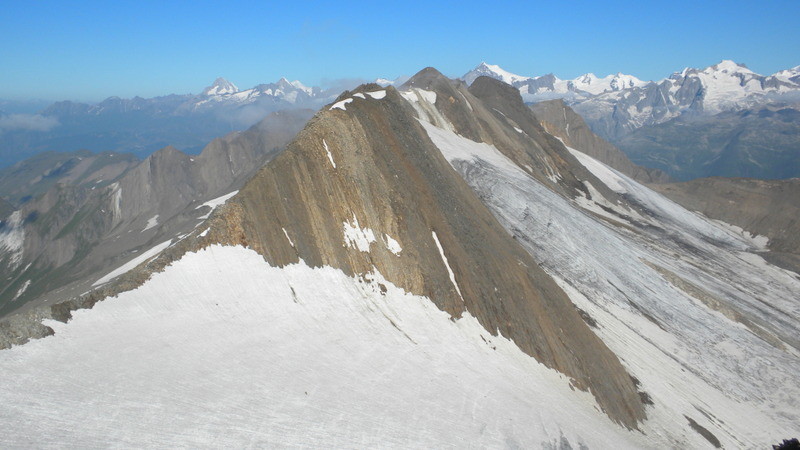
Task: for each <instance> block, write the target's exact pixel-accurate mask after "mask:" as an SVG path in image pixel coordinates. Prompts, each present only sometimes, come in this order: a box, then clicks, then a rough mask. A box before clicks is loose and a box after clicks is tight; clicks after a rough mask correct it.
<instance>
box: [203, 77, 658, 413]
mask: <svg viewBox="0 0 800 450" xmlns="http://www.w3.org/2000/svg"><path fill="white" fill-rule="evenodd" d="M431 70H432V69H431ZM424 75H425V76H426V77H428V79H426V80H421V79H419V78H418V77H415V78H416V80H415V79H412V81H411V82H410V83H412V85H414V83H415V82H416V83H417V84H422V82H423V81H424V82H425V83H424V84H425V88H427V89H432V90H434V91H435V92H436V93H437V99H436V106H437V108H438V107H439V106H440V103H443V104H442V105H441V106H442V109H443V110H445V114H446V115H447V117H448V118H450V117H452V118H454V119H453V120H452V123H454V124H455V126H456V128H457V129H458V132H459V133H460V134H462V135H464V136H471V137H473V138H475V139H478V138H480V137H488V138H493V139H494V140H495V141H498V142H502V144H501V146H502V147H504V152H509V153H510V154H512V155H516V157H517V158H528V159H531V158H532V156H531V155H529V154H527V152H528V151H530V150H525V149H520V148H519V147H515V144H514V141H513V139H516V138H515V137H506V138H503V137H501V134H502V133H506V132H505V131H502V132H501V130H500V128H501V125H499V122H497V119H496V118H488V116H487V117H484V118H481V116H479V115H476V114H477V113H473V114H470V112H469V111H470V110H469V109H468V108H469V107H468V106H467V104H466V102H468V103H470V105H471V107H472V108H473V109H480V110H481V111H483V112H482V113H481V114H486V111H487V108H486V107H485V106H484V105H483V102H482V101H481V100H480V99H478V98H477V97H475V96H473V95H471V94H470V93H469V91H467V90H466V89H465V88H462V87H460V86H457V85H456V86H455V87H454V85H452V84H451V82H449V80H446V79H444V77H441V75H440V74H438V72H435V71H433V72H430V71H429V72H427V73H425V72H424ZM379 90H383V89H382V88H380V87H379V86H377V85H366V86H362V87H361V88H359V89H358V90H357V92H345V93H344V94H342V96H341V97H340V99H339V100H345V99H348V98H349V99H352V101H351V102H349V103H347V104H344V107H345V108H346V109H345V110H342V109H329V108H327V107H326V108H325V109H323V111H321V112H320V113H318V114H317V115H316V116H315V117H314V118H313V119H312V120H311V121H310V122H309V124H308V125H307V126H306V128H305V129H304V130H303V131H302V132H300V134H299V135H298V136H297V138H296V139H295V140H294V141H293V143H292V144H290V145H289V147H288V148H287V150H286V151H285V152H284V153H282V154H281V155H279V156H278V157H277V158H275V159H274V160H273V161H272V162H270V163H269V164H267V165H266V166H265V167H264V168H262V169H261V170H260V171H259V172H258V174H257V175H256V176H255V177H254V178H253V179H252V180H250V181H249V182H248V183H247V184H246V185H245V186H244V187H243V188H242V189H241V190H240V192H239V194H238V195H237V196H235V197H234V198H233V199H231V200H230V201H229V202H228V204H227V205H226V206H225V207H223V208H221V209H220V211H219V214H217V215H215V217H213V218H212V221H211V224H212V228H211V230H210V232H209V233H208V238H211V239H213V240H216V241H218V242H222V243H229V244H242V245H246V246H249V247H251V248H253V249H255V250H256V251H258V252H259V253H261V254H262V255H264V257H265V259H266V260H267V261H269V262H270V263H272V264H275V265H279V266H281V265H286V264H291V263H295V262H298V261H299V260H301V259H302V260H303V261H305V262H306V263H307V264H309V265H311V266H322V265H328V266H332V267H335V268H339V269H341V270H343V271H344V272H345V273H347V274H350V275H359V274H365V273H368V272H371V271H373V270H378V271H379V272H380V273H381V274H383V275H384V276H385V277H386V278H387V279H388V280H389V281H391V282H392V283H394V284H396V285H398V286H400V287H402V288H403V289H405V290H407V291H409V292H412V293H414V294H419V295H425V296H428V297H429V298H431V299H432V300H433V302H435V303H436V305H437V306H438V307H439V308H440V309H442V310H445V311H447V312H449V313H450V314H452V315H453V316H454V317H459V316H461V315H462V314H464V313H467V312H468V313H469V314H472V315H473V316H475V317H476V318H477V319H478V320H479V321H480V322H481V324H483V326H484V327H485V328H486V329H487V330H489V331H490V332H492V333H493V334H496V333H497V332H498V331H499V332H500V333H501V334H502V335H503V336H506V337H508V338H510V339H512V340H513V341H514V342H515V343H516V344H517V345H518V346H519V347H520V348H521V349H522V350H523V351H525V352H526V353H528V354H530V355H532V356H533V357H535V358H536V359H537V360H539V361H540V362H542V363H543V364H545V365H547V366H548V367H552V368H555V369H557V370H559V371H561V372H563V373H565V374H566V375H568V376H570V377H572V379H573V380H574V384H575V385H576V386H577V387H579V388H582V389H590V390H591V392H592V393H593V394H594V395H595V397H596V398H597V400H598V402H599V404H600V405H601V406H602V408H604V410H605V411H606V412H607V413H608V414H609V415H610V416H611V417H612V418H613V419H615V420H617V421H619V422H621V423H623V424H625V425H627V426H629V427H635V426H636V424H637V422H638V421H640V420H642V419H644V417H645V413H644V407H643V405H642V403H641V401H640V398H639V396H638V394H637V392H636V388H635V386H634V384H633V382H632V381H631V378H630V377H629V375H628V374H627V373H626V371H625V370H624V368H623V367H622V365H621V364H620V362H619V360H618V359H617V357H616V356H615V355H614V354H613V353H612V352H611V351H610V350H609V349H608V348H607V347H606V346H605V344H603V342H602V341H601V340H600V339H599V338H597V336H595V335H594V334H593V333H592V332H591V331H590V329H589V327H588V326H587V325H586V323H585V322H584V321H583V320H582V319H581V317H580V315H579V314H578V311H577V310H576V308H575V307H574V305H573V304H572V303H571V302H570V300H569V298H568V297H567V295H566V294H565V293H564V292H563V291H562V290H561V289H560V288H559V287H558V286H557V284H556V283H555V282H554V281H553V280H552V279H551V278H550V277H549V276H548V275H547V274H546V273H545V272H544V271H543V270H542V269H541V268H540V267H539V266H538V265H537V264H536V262H535V261H534V260H533V258H532V257H531V256H530V255H529V254H528V253H527V252H526V251H525V250H524V249H523V248H522V247H521V246H520V245H518V244H517V243H516V241H515V240H514V239H513V238H512V237H511V236H510V235H509V234H508V233H507V232H506V230H505V229H503V227H502V226H501V225H500V224H499V223H498V221H497V220H496V219H495V217H494V216H493V215H492V214H491V212H490V211H489V210H488V209H487V207H486V206H484V204H483V203H482V202H481V200H480V199H479V198H478V196H477V195H476V194H475V193H474V191H472V190H471V189H470V187H469V186H468V185H467V184H466V183H465V182H464V180H463V179H462V178H461V176H460V175H459V174H458V173H457V172H456V171H454V170H453V169H452V167H451V166H450V165H449V163H448V162H447V161H446V160H445V158H444V157H443V156H442V154H441V152H440V151H439V150H438V149H437V148H436V147H435V146H434V145H433V143H432V142H431V140H430V139H429V138H428V136H427V134H426V132H425V130H424V128H422V126H421V125H420V124H419V122H418V121H417V119H416V117H415V116H416V113H415V111H414V109H413V108H412V107H411V106H410V105H409V103H408V102H407V101H405V100H404V99H403V98H402V97H401V95H400V93H399V92H398V91H397V90H395V89H394V88H391V87H390V88H388V89H386V90H385V97H384V98H382V99H374V98H372V97H371V96H370V95H369V93H370V92H375V91H379ZM473 112H474V111H473ZM527 127H528V126H527V125H526V128H527ZM526 132H528V133H531V134H535V133H536V132H535V130H533V129H531V130H530V131H526ZM511 133H516V132H514V131H513V130H512V132H511ZM537 137H538V138H543V137H542V136H537ZM514 152H515V153H514ZM563 164H566V162H564V163H563ZM347 233H351V234H352V235H360V237H361V241H360V242H355V241H357V240H358V239H356V238H354V240H351V241H348V239H347V238H346V235H347ZM392 240H395V241H397V242H398V243H399V245H400V247H402V251H399V252H397V249H396V248H394V247H393V246H392V244H391V243H392ZM393 250H394V251H393ZM451 271H452V275H451ZM451 277H452V278H451Z"/></svg>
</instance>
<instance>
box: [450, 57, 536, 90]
mask: <svg viewBox="0 0 800 450" xmlns="http://www.w3.org/2000/svg"><path fill="white" fill-rule="evenodd" d="M481 76H486V77H491V78H494V79H496V80H500V81H502V82H504V83H508V84H510V85H514V84H515V83H519V82H523V81H527V80H529V79H530V77H523V76H521V75H516V74H513V73H511V72H508V71H506V70H503V69H502V68H501V67H500V66H496V65H493V64H486V63H485V62H482V63H480V64H478V66H477V67H475V68H474V69H472V70H470V71H469V72H467V73H466V74H464V76H463V77H461V78H462V79H463V80H464V81H465V82H466V83H467V84H472V82H473V81H475V79H477V78H478V77H481Z"/></svg>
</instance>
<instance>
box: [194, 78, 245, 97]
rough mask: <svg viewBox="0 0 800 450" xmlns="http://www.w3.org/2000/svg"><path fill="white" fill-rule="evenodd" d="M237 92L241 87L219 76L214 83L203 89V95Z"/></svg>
mask: <svg viewBox="0 0 800 450" xmlns="http://www.w3.org/2000/svg"><path fill="white" fill-rule="evenodd" d="M237 92H239V88H238V87H236V85H235V84H233V83H231V82H230V81H228V80H226V79H225V78H222V77H218V78H217V79H216V80H214V83H212V84H211V86H209V87H207V88H205V89H204V90H203V95H207V96H210V95H225V94H235V93H237Z"/></svg>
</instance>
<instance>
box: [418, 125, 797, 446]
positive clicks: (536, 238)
mask: <svg viewBox="0 0 800 450" xmlns="http://www.w3.org/2000/svg"><path fill="white" fill-rule="evenodd" d="M421 123H422V125H423V126H424V127H425V129H426V130H427V132H428V134H429V136H430V137H431V139H432V140H433V142H434V143H435V144H436V145H437V146H438V147H439V148H440V150H441V151H442V154H443V155H444V156H445V157H446V158H447V159H448V161H450V163H451V165H452V166H453V167H454V168H455V169H456V170H457V171H458V172H459V173H461V175H462V176H463V177H464V179H465V180H466V181H467V183H468V184H469V185H470V186H471V187H472V188H473V189H474V190H475V191H477V192H478V193H479V195H480V196H481V198H482V199H484V201H485V202H486V203H487V205H488V206H489V207H490V208H491V209H492V211H493V213H494V214H495V216H496V217H497V218H498V219H499V220H500V222H501V223H502V224H503V225H504V226H505V227H506V228H507V229H508V230H509V232H510V233H511V234H513V235H514V236H515V238H516V239H517V240H518V242H520V243H521V244H522V245H523V246H524V247H525V248H526V249H527V250H528V251H529V252H530V253H531V255H532V256H533V257H534V258H535V259H537V260H538V261H539V262H540V264H541V265H542V267H543V268H545V270H547V271H548V272H549V273H551V274H552V275H553V276H554V277H555V278H556V279H557V280H558V281H559V282H560V284H561V286H562V287H563V288H564V289H565V291H566V292H567V293H568V294H569V295H570V297H571V298H572V300H573V301H574V302H575V304H576V305H577V306H578V307H579V308H581V309H582V310H584V311H585V312H586V313H588V314H589V315H590V316H591V317H592V318H593V319H594V320H596V322H597V324H598V328H597V329H596V330H595V332H596V333H597V334H598V335H599V336H600V337H601V338H602V339H603V341H604V342H606V344H607V345H608V346H609V347H610V348H611V349H612V350H613V351H614V352H615V353H616V354H617V355H618V356H619V357H620V359H621V360H622V362H623V364H624V365H625V366H626V367H627V368H628V370H629V371H630V372H631V373H632V374H633V375H634V376H635V377H637V378H638V379H639V380H640V381H641V389H642V390H643V391H645V392H647V393H648V394H649V395H650V396H651V397H652V399H653V402H654V406H653V407H648V409H647V413H648V417H649V419H648V421H647V422H646V423H645V424H644V426H643V431H644V432H645V433H647V435H648V436H649V437H650V438H651V439H653V440H654V441H653V442H661V443H663V444H664V445H668V446H675V447H697V446H708V445H709V442H708V441H705V440H704V439H703V438H702V437H700V435H699V434H698V433H695V432H694V431H692V430H691V429H689V427H688V425H687V420H686V419H685V418H684V416H687V417H690V418H692V419H693V420H694V421H696V422H697V423H698V424H700V425H701V426H703V427H705V428H707V429H708V430H710V431H711V432H712V433H713V434H714V435H715V436H716V437H717V438H718V439H719V440H720V441H721V442H722V444H723V445H725V446H727V447H732V448H741V447H768V444H770V443H774V442H778V441H780V440H781V439H783V438H781V436H796V435H798V434H800V415H798V410H797V406H796V405H797V403H796V402H797V399H798V398H800V358H798V352H797V350H796V349H797V347H798V345H800V343H799V342H798V334H797V324H798V323H800V301H798V298H797V293H798V292H800V281H798V277H797V275H796V274H793V273H790V272H786V271H784V270H782V269H779V268H777V267H774V266H771V265H769V264H767V263H766V262H765V261H764V260H763V259H762V258H761V257H760V256H758V255H756V254H753V253H749V252H745V251H744V250H746V249H748V248H749V249H757V248H758V247H759V246H760V245H759V244H763V243H761V242H754V241H753V240H751V239H747V238H745V237H743V236H742V235H741V234H739V233H736V232H735V231H732V230H730V229H728V228H726V227H720V226H717V225H715V224H714V223H713V222H711V221H708V220H707V219H705V218H703V217H702V216H699V215H698V214H695V213H691V212H689V211H686V210H685V209H683V208H681V207H680V206H678V205H676V204H675V203H673V202H671V201H669V200H667V199H666V198H664V197H662V196H660V195H658V194H656V193H655V192H653V191H651V190H649V189H647V188H646V187H644V186H641V185H639V184H638V183H636V182H634V181H633V180H630V179H629V178H627V177H625V176H624V175H621V174H619V173H617V172H615V171H613V170H612V169H610V168H608V167H606V166H605V165H603V164H602V163H600V162H598V161H596V160H593V159H591V158H589V157H588V156H586V155H583V156H581V155H577V154H576V156H579V157H580V158H579V160H580V161H581V163H582V164H584V165H586V167H587V168H588V169H589V170H590V171H592V172H593V173H594V174H595V176H597V177H598V178H599V179H600V180H601V181H602V182H604V183H607V184H608V186H609V187H610V188H611V189H612V190H615V191H617V192H624V193H625V195H626V196H627V198H629V199H630V200H631V201H632V202H634V203H636V204H639V205H640V206H643V207H644V208H645V211H646V212H647V218H646V220H647V223H645V224H643V225H642V226H641V228H639V229H637V230H635V231H634V230H631V229H628V228H622V227H619V228H617V227H614V226H612V225H609V224H608V223H605V222H604V221H603V220H602V219H599V218H596V217H595V216H594V215H592V214H588V213H586V212H583V211H581V209H580V208H578V207H576V206H580V205H581V203H582V202H575V203H573V202H571V201H570V200H568V199H566V198H563V197H561V196H559V195H557V194H556V193H554V192H553V191H551V190H549V189H548V188H546V187H545V186H543V185H542V184H540V183H539V182H538V181H536V180H535V179H533V178H531V177H530V176H528V175H527V174H526V173H525V172H524V171H523V170H522V169H521V168H519V167H517V166H515V165H514V164H513V162H511V161H510V160H509V159H507V158H505V157H504V156H503V155H502V154H501V153H500V152H499V151H498V150H497V149H496V148H494V147H493V146H491V145H487V144H479V143H476V142H473V141H470V140H468V139H465V138H463V137H460V136H458V135H456V134H454V133H452V132H450V131H447V130H443V129H441V128H437V127H435V126H433V125H431V124H430V123H427V122H421ZM604 200H605V199H604ZM606 202H608V201H606ZM736 317H738V318H739V320H736V321H735V320H733V319H734V318H736ZM744 322H747V325H745V323H744ZM756 333H759V334H761V335H762V336H765V338H761V337H759V336H757V335H756Z"/></svg>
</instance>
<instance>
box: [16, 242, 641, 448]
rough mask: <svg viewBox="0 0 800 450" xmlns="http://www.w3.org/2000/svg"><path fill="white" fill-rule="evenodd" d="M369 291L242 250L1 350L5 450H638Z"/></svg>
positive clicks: (422, 314)
mask: <svg viewBox="0 0 800 450" xmlns="http://www.w3.org/2000/svg"><path fill="white" fill-rule="evenodd" d="M365 278H366V279H362V280H357V279H354V278H350V277H347V276H346V275H344V274H343V273H342V272H341V271H338V270H335V269H332V268H316V269H312V268H309V267H307V266H305V265H304V264H296V265H290V266H287V267H285V268H274V267H271V266H269V265H268V264H267V263H266V262H264V260H263V258H262V257H261V256H260V255H258V254H256V253H255V252H253V251H251V250H247V249H244V248H241V247H221V246H212V247H209V248H207V249H205V250H201V251H200V252H198V253H190V254H187V255H186V256H184V257H183V258H182V259H181V260H179V261H177V262H176V263H174V264H173V265H172V266H170V267H168V268H167V269H166V270H165V271H164V272H162V273H158V274H155V275H154V276H153V278H152V279H151V280H150V281H148V282H147V283H145V284H144V285H143V286H141V287H140V288H138V289H136V290H134V291H130V292H126V293H123V294H121V295H120V296H119V297H118V298H111V299H108V300H106V301H104V302H101V303H98V304H97V305H96V306H95V307H94V309H91V310H79V311H76V312H75V313H74V314H75V316H74V318H73V319H72V320H71V321H70V322H69V323H68V324H62V323H60V322H49V325H50V326H52V327H53V328H54V329H55V331H56V334H55V335H53V336H50V337H47V338H44V339H40V340H36V341H32V342H30V343H28V344H26V345H23V346H19V347H14V348H12V349H10V350H4V351H0V373H3V374H4V376H3V383H1V384H0V423H2V424H3V432H2V433H0V447H4V448H8V447H48V446H68V447H78V448H81V447H98V446H99V447H107V446H122V447H161V448H164V447H175V446H181V447H198V446H200V447H217V448H220V447H228V448H239V447H264V446H276V445H278V446H314V447H326V448H340V447H348V448H352V447H359V448H365V447H367V448H368V447H376V446H377V447H406V448H407V447H417V448H434V447H435V448H439V447H468V446H477V447H487V446H488V447H523V448H531V447H533V448H537V447H540V446H542V445H546V446H555V445H557V444H559V443H561V442H562V439H564V440H565V441H568V442H569V443H570V444H571V445H572V446H573V447H574V448H577V447H578V446H579V445H580V444H588V445H591V446H594V447H598V448H612V447H613V448H618V447H630V446H634V447H640V446H642V445H644V443H646V442H647V438H646V437H644V436H642V435H641V434H640V433H637V432H630V431H626V430H624V429H622V428H621V427H619V426H617V425H615V424H613V423H611V421H610V420H609V419H608V418H607V417H605V416H604V415H603V414H602V413H600V412H599V411H598V409H597V407H596V405H595V402H594V399H593V397H592V396H591V395H590V394H588V393H585V392H580V391H573V390H572V389H570V387H569V383H568V380H567V379H566V378H565V377H563V376H562V375H560V374H558V373H557V372H555V371H553V370H550V369H547V368H545V367H544V366H542V365H541V364H538V363H537V362H536V361H535V360H534V359H533V358H530V357H528V356H526V355H524V354H523V353H522V352H521V351H520V350H519V349H518V348H517V347H516V346H515V345H514V344H513V343H512V342H510V341H508V340H506V339H504V338H502V337H492V336H491V335H490V334H489V333H488V332H487V331H486V330H485V329H484V328H483V327H481V325H480V324H478V322H477V321H476V320H475V319H474V318H472V317H471V316H470V315H469V314H465V315H464V317H463V318H461V319H458V320H451V318H450V316H449V314H447V313H444V312H442V311H440V310H438V309H437V308H436V306H435V305H434V304H433V303H432V302H431V301H430V300H429V299H427V298H424V297H418V296H413V295H409V294H405V293H404V292H402V291H401V290H400V289H398V288H396V287H394V286H393V285H391V284H390V283H388V282H386V281H385V280H383V279H382V278H381V277H380V276H379V275H367V277H365ZM381 285H382V286H383V289H382V288H381ZM383 290H385V291H386V292H385V293H383V294H382V293H381V292H382V291H383Z"/></svg>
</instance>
